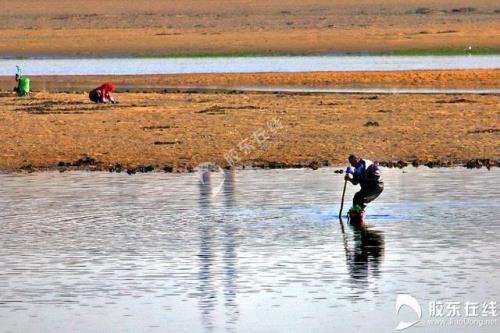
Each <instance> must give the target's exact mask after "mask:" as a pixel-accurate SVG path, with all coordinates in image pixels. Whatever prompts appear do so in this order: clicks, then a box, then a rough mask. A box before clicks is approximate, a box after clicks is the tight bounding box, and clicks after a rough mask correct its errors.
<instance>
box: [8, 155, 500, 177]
mask: <svg viewBox="0 0 500 333" xmlns="http://www.w3.org/2000/svg"><path fill="white" fill-rule="evenodd" d="M374 162H375V163H376V164H378V165H380V166H382V167H386V168H398V169H404V168H407V167H415V168H418V167H420V166H422V167H427V168H451V167H464V168H467V169H481V168H483V167H484V168H486V169H488V170H489V169H491V168H494V167H500V159H498V160H496V161H495V160H490V159H471V160H464V161H460V160H453V161H450V160H436V161H427V162H423V161H419V160H413V161H403V160H393V161H374ZM345 164H346V165H348V163H347V162H346V163H345ZM322 167H333V168H334V173H339V174H343V173H344V169H342V166H341V165H333V163H332V162H331V161H328V160H327V161H316V160H313V161H302V162H295V163H283V162H276V161H254V162H251V163H249V164H245V165H231V164H226V165H223V166H220V165H217V164H213V163H209V162H208V163H201V164H200V165H197V166H195V167H192V166H187V167H173V166H172V165H170V164H167V165H163V166H161V165H140V166H136V167H135V166H134V167H131V166H129V167H127V166H123V165H122V164H120V163H116V164H112V165H110V164H108V163H103V162H101V161H97V160H96V159H94V158H92V157H88V156H87V157H83V158H81V159H79V160H78V161H74V162H63V161H60V162H59V163H57V165H56V166H54V165H52V166H38V167H34V166H33V165H31V164H27V165H22V166H21V167H19V168H18V169H15V170H6V171H7V172H9V171H10V172H27V173H32V172H42V171H59V172H68V171H101V172H102V171H108V172H116V173H121V172H124V173H127V174H129V175H134V174H137V173H148V172H166V173H186V172H189V173H193V172H201V171H210V172H221V171H222V170H231V169H238V170H245V169H302V168H310V169H313V170H317V169H319V168H322ZM339 167H340V169H339Z"/></svg>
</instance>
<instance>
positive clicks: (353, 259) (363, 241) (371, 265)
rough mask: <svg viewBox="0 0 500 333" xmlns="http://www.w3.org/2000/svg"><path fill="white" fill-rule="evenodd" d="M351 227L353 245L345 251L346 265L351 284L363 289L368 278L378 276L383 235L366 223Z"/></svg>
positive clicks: (382, 253) (367, 282)
mask: <svg viewBox="0 0 500 333" xmlns="http://www.w3.org/2000/svg"><path fill="white" fill-rule="evenodd" d="M351 227H352V230H353V238H354V246H353V248H352V249H350V250H348V251H347V267H348V270H349V276H350V278H351V281H352V283H353V285H354V286H355V287H356V288H361V289H362V290H363V291H364V290H366V289H365V288H366V287H367V286H368V285H369V282H370V279H372V278H373V279H376V278H378V277H379V276H380V264H381V263H382V258H383V255H384V236H383V233H382V232H381V231H377V230H371V229H369V228H368V227H367V226H366V225H362V226H353V225H351Z"/></svg>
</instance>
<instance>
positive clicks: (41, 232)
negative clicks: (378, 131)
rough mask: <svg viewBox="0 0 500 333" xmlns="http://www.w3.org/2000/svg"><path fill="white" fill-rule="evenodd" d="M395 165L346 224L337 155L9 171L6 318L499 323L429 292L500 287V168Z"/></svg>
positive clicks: (422, 328)
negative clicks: (466, 315)
mask: <svg viewBox="0 0 500 333" xmlns="http://www.w3.org/2000/svg"><path fill="white" fill-rule="evenodd" d="M383 174H384V177H385V183H386V189H385V191H384V193H383V194H382V195H381V197H380V198H379V199H378V200H377V201H376V202H374V203H373V204H372V205H370V206H369V208H368V211H367V220H368V227H367V228H366V229H356V228H353V227H350V226H348V225H346V224H345V221H344V227H345V233H343V232H342V228H341V225H340V223H339V221H338V219H337V214H338V209H339V201H340V197H341V190H342V186H343V177H342V175H338V174H334V173H333V170H332V169H329V168H323V169H320V170H317V171H313V170H309V169H300V170H242V171H235V172H226V173H212V174H210V175H202V177H199V176H200V175H199V174H196V173H193V174H163V173H152V174H137V175H134V176H128V175H127V174H111V173H87V172H69V173H57V172H48V173H34V174H3V175H0V184H1V191H0V207H1V209H0V227H1V230H2V232H1V233H0V244H1V247H0V322H1V323H2V324H1V327H2V332H35V331H37V332H390V331H393V330H394V328H395V327H396V325H397V324H398V322H400V320H402V319H406V320H412V319H415V316H416V314H415V313H412V312H411V311H409V310H408V308H405V309H402V311H401V312H400V314H399V315H396V313H395V304H396V303H395V302H396V297H397V295H398V294H409V295H411V296H412V297H414V298H415V299H416V300H417V301H418V302H419V304H420V305H421V307H422V318H421V319H420V321H419V322H418V323H416V325H415V326H413V327H412V328H409V329H408V330H407V331H408V332H410V331H415V332H457V331H460V332H464V331H465V332H498V329H499V326H498V323H497V324H489V325H484V326H482V327H478V326H477V325H476V326H474V325H460V324H459V323H456V324H454V325H448V326H439V325H437V324H436V323H433V322H431V321H430V320H431V319H432V318H431V312H430V308H429V304H431V303H432V302H438V301H442V302H460V304H461V305H462V306H463V305H464V304H465V302H478V303H480V304H483V303H484V302H489V301H496V302H497V301H499V298H500V282H499V281H500V280H499V279H498V273H499V269H500V263H499V261H498V257H499V255H500V248H499V246H498V239H499V237H500V223H499V220H498V216H500V208H499V206H498V199H499V196H500V191H499V188H498V186H497V180H498V177H499V176H500V170H498V169H492V170H491V171H487V170H485V169H480V170H466V169H464V168H451V169H450V168H446V169H427V168H407V169H404V170H399V169H383ZM354 191H355V188H354V187H353V186H348V192H347V197H348V198H349V199H350V198H351V197H352V195H353V193H354ZM348 204H349V203H348ZM348 204H347V205H348ZM479 311H480V313H481V309H480V310H479ZM462 313H463V311H462ZM462 316H463V314H462ZM480 318H482V317H480ZM484 318H486V317H484ZM488 318H493V317H492V316H490V317H488Z"/></svg>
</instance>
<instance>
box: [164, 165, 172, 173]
mask: <svg viewBox="0 0 500 333" xmlns="http://www.w3.org/2000/svg"><path fill="white" fill-rule="evenodd" d="M163 171H165V172H173V171H174V168H173V167H171V166H170V165H165V166H164V167H163Z"/></svg>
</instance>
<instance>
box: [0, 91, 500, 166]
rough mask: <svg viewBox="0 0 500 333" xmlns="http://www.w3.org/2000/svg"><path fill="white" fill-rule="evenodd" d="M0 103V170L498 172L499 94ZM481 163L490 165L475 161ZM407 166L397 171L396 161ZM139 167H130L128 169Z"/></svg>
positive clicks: (188, 96) (68, 98)
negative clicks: (380, 166)
mask: <svg viewBox="0 0 500 333" xmlns="http://www.w3.org/2000/svg"><path fill="white" fill-rule="evenodd" d="M116 97H117V98H118V99H119V100H120V104H118V105H95V104H91V103H90V102H89V101H88V99H87V96H86V94H85V93H50V94H49V93H35V94H33V95H32V96H31V97H30V98H15V97H13V96H12V95H11V94H10V93H5V92H4V93H1V94H0V140H1V142H2V145H0V156H1V157H2V158H1V159H0V170H2V171H19V170H27V171H33V170H47V169H59V170H68V169H87V170H114V171H120V170H123V171H125V170H127V169H128V170H129V172H135V171H137V170H138V171H151V170H154V169H157V170H165V171H186V170H192V169H193V168H195V167H196V166H197V165H198V164H200V163H203V162H212V163H215V164H218V165H220V166H223V167H225V166H229V165H230V164H231V163H234V165H235V166H256V167H299V166H311V167H313V168H315V167H318V166H323V165H342V164H345V158H346V156H347V155H348V154H349V153H351V152H357V153H358V154H360V155H362V156H366V157H368V158H371V159H374V160H377V161H381V162H384V161H385V162H387V161H394V160H402V161H406V162H413V163H415V164H420V163H421V164H425V163H429V162H430V164H429V165H431V166H434V165H456V164H464V163H467V161H470V160H475V159H481V160H482V161H481V162H477V161H473V162H472V163H471V164H470V166H475V165H480V164H483V165H484V164H491V165H496V164H499V163H500V161H499V160H500V145H499V144H498V143H499V134H500V108H499V107H498V105H500V96H498V95H488V96H480V95H472V96H469V95H467V96H465V95H463V96H461V95H402V94H397V95H369V94H285V93H233V94H231V93H169V94H160V93H119V94H117V95H116ZM484 160H489V161H484ZM400 165H404V163H400ZM137 168H138V169H137Z"/></svg>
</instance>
